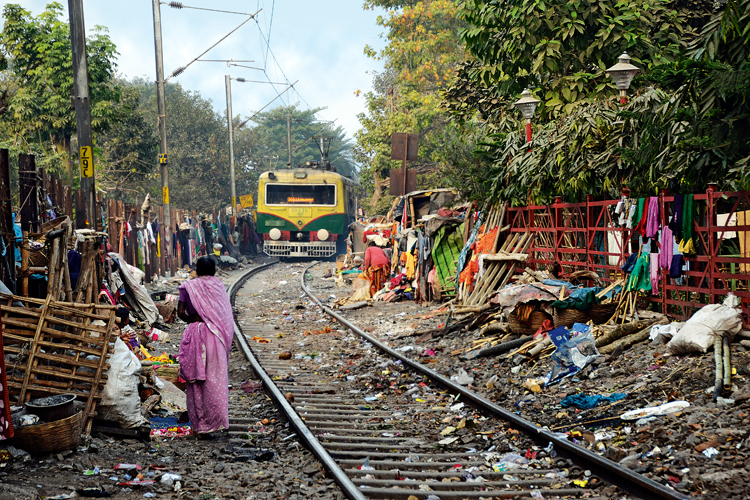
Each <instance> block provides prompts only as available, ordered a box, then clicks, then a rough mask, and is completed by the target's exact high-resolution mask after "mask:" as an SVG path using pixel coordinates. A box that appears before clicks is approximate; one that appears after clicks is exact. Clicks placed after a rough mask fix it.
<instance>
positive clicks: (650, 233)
mask: <svg viewBox="0 0 750 500" xmlns="http://www.w3.org/2000/svg"><path fill="white" fill-rule="evenodd" d="M658 232H659V197H658V196H652V197H651V198H650V199H649V202H648V215H647V216H646V237H647V238H653V237H654V236H656V234H657V233H658Z"/></svg>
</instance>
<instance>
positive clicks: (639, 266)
mask: <svg viewBox="0 0 750 500" xmlns="http://www.w3.org/2000/svg"><path fill="white" fill-rule="evenodd" d="M650 271H651V264H650V262H649V254H647V253H643V254H641V256H640V257H638V260H636V261H635V267H634V268H633V272H631V273H630V277H629V278H628V283H627V285H626V286H625V291H627V292H631V291H633V290H642V291H644V292H649V291H651V277H650V274H649V273H650Z"/></svg>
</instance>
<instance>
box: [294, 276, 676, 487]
mask: <svg viewBox="0 0 750 500" xmlns="http://www.w3.org/2000/svg"><path fill="white" fill-rule="evenodd" d="M316 264H317V263H313V264H311V265H310V266H308V267H307V268H306V269H305V271H304V272H303V273H302V276H301V278H300V280H301V284H302V290H304V292H305V293H306V294H307V295H308V296H309V297H310V298H311V299H312V300H313V301H314V302H315V303H316V304H317V305H318V306H319V307H320V308H321V309H322V310H323V311H324V312H325V313H326V314H328V315H329V316H331V317H333V318H336V320H338V321H339V322H340V323H341V324H342V325H345V326H346V327H347V328H349V329H350V330H351V331H353V332H354V333H356V334H357V335H359V336H360V337H362V338H363V339H365V340H367V341H368V342H370V343H371V344H372V345H373V346H375V347H377V348H378V349H380V350H381V351H383V352H385V353H387V354H388V355H390V356H392V357H395V358H397V359H399V360H401V362H402V363H404V364H406V365H407V366H409V367H410V368H412V369H413V370H415V371H417V372H420V373H422V374H423V375H426V376H428V377H429V378H430V379H432V380H433V381H435V382H437V383H439V384H441V385H443V386H444V387H446V388H447V389H449V390H450V391H452V392H454V393H458V394H460V395H461V397H462V398H463V399H464V400H469V401H471V402H472V403H473V404H475V405H477V406H479V407H481V408H482V409H484V410H486V411H489V412H490V413H491V414H494V415H495V416H498V417H500V418H502V419H504V420H506V421H507V422H510V423H511V424H512V425H513V426H515V427H516V428H517V429H519V430H523V431H524V432H526V433H528V434H529V436H530V437H532V438H533V439H534V440H535V441H537V442H538V443H539V444H541V445H542V446H546V445H547V443H549V442H551V443H553V444H554V446H555V449H556V450H557V451H558V453H559V452H560V451H561V450H563V451H564V452H565V453H566V454H568V455H569V456H570V455H572V456H573V457H575V458H576V459H578V460H579V464H578V465H584V466H585V467H586V468H587V469H590V470H592V472H594V473H595V474H597V475H598V476H600V477H602V479H605V480H606V481H608V482H610V483H612V484H615V485H617V486H619V487H620V488H623V489H624V490H626V491H630V492H632V493H636V494H638V495H640V496H641V497H643V498H649V499H650V498H654V497H653V495H654V494H655V495H657V496H658V497H659V498H665V499H668V500H687V499H688V498H689V497H687V496H685V495H681V494H679V493H678V492H676V491H675V490H672V489H669V488H667V487H665V486H663V485H661V484H659V483H657V482H656V481H653V480H651V479H649V478H647V477H645V476H643V475H641V474H638V473H637V472H634V471H631V470H630V469H627V468H625V467H622V466H621V465H619V464H617V463H615V462H612V461H611V460H608V459H606V458H604V457H601V456H599V455H597V454H596V453H593V452H591V451H589V450H587V449H585V448H582V447H580V446H577V445H575V444H573V443H571V442H569V441H568V440H566V439H561V438H560V437H559V436H558V435H557V434H555V433H553V432H550V431H549V430H547V429H544V428H542V427H539V426H538V425H536V424H534V423H533V422H531V421H529V420H526V419H524V418H521V417H519V416H518V415H516V414H514V413H512V412H510V411H508V410H506V409H505V408H503V407H501V406H499V405H497V404H495V403H493V402H492V401H490V400H488V399H486V398H484V397H482V396H480V395H479V394H477V393H476V392H474V391H472V390H470V389H467V388H466V387H463V386H461V385H458V384H457V383H455V382H454V381H452V380H450V379H448V378H447V377H445V376H443V375H441V374H440V373H438V372H436V371H434V370H432V369H430V368H427V367H426V366H424V365H422V364H421V363H417V362H415V361H413V360H412V359H411V358H408V357H407V356H404V355H403V354H401V353H400V352H398V351H395V350H393V349H391V348H390V347H388V346H387V345H385V344H383V343H382V342H380V341H379V340H377V339H376V338H374V337H371V336H370V335H368V334H367V333H365V332H364V331H363V330H361V329H359V328H358V327H357V326H356V325H354V324H352V323H351V322H349V321H348V320H347V319H346V318H344V317H343V316H341V315H340V314H338V313H336V312H335V311H333V310H332V309H330V308H329V307H326V306H324V305H323V303H322V302H320V300H319V299H318V298H317V297H316V296H315V295H314V294H313V292H312V290H310V289H309V288H308V287H307V284H306V283H305V276H306V275H307V273H308V271H309V269H310V268H312V267H313V266H314V265H316ZM604 473H608V474H604Z"/></svg>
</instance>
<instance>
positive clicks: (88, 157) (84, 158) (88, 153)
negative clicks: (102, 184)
mask: <svg viewBox="0 0 750 500" xmlns="http://www.w3.org/2000/svg"><path fill="white" fill-rule="evenodd" d="M78 156H79V158H80V161H81V177H93V176H94V153H93V151H92V148H91V146H81V147H80V149H79V150H78Z"/></svg>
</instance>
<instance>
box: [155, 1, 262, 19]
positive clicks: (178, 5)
mask: <svg viewBox="0 0 750 500" xmlns="http://www.w3.org/2000/svg"><path fill="white" fill-rule="evenodd" d="M159 3H160V4H162V5H169V6H170V7H172V8H173V9H178V10H179V9H195V10H207V11H210V12H221V13H223V14H239V15H241V16H249V15H250V14H248V13H247V12H233V11H231V10H218V9H207V8H205V7H192V6H190V5H185V4H184V3H182V2H159Z"/></svg>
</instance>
